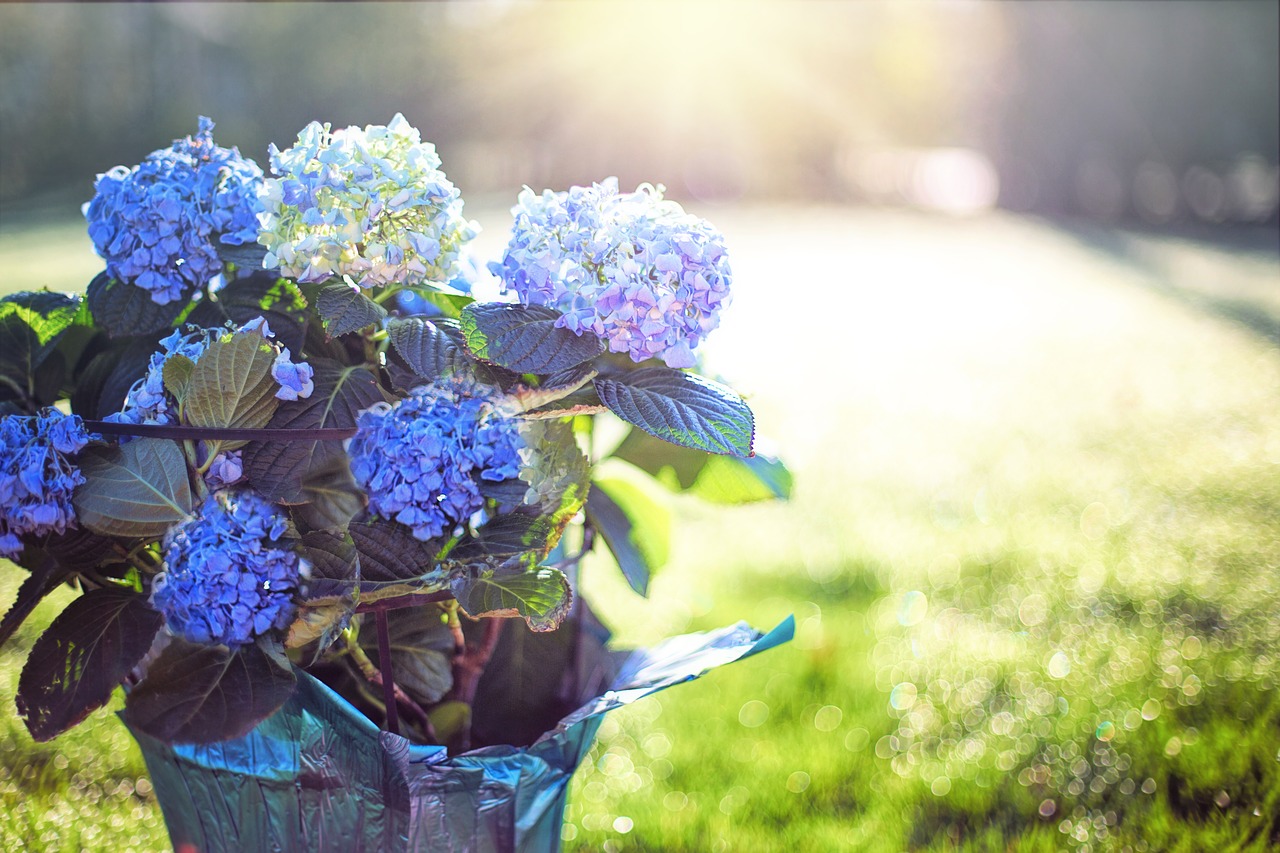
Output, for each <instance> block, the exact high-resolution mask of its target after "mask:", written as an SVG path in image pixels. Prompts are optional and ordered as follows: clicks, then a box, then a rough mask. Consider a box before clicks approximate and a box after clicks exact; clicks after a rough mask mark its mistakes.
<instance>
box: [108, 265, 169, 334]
mask: <svg viewBox="0 0 1280 853" xmlns="http://www.w3.org/2000/svg"><path fill="white" fill-rule="evenodd" d="M85 299H86V300H87V301H88V303H89V312H90V313H91V314H92V315H93V322H94V325H95V326H97V327H98V328H99V329H102V330H103V331H104V332H106V333H107V336H108V337H112V338H128V337H133V336H135V335H151V334H154V333H156V332H159V331H163V330H164V329H171V328H173V324H174V323H175V322H176V321H177V319H178V318H179V317H181V316H182V312H183V311H185V310H186V309H187V304H188V303H189V302H190V301H191V295H190V293H188V294H187V298H186V299H175V300H174V301H172V302H168V303H166V304H164V305H159V304H157V303H155V302H153V301H152V299H151V293H150V291H148V290H145V289H144V288H141V287H138V286H137V285H134V284H126V283H125V282H122V281H118V280H116V279H114V278H111V276H109V275H107V274H106V273H105V272H104V273H100V274H99V275H98V276H97V278H95V279H94V280H93V281H91V282H89V287H88V289H87V290H86V291H85Z"/></svg>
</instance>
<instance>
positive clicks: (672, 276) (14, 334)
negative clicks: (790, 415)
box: [0, 115, 790, 749]
mask: <svg viewBox="0 0 1280 853" xmlns="http://www.w3.org/2000/svg"><path fill="white" fill-rule="evenodd" d="M212 128H213V124H212V122H210V121H209V120H208V119H203V118H202V119H200V122H199V130H198V132H197V134H196V135H195V136H194V137H188V138H186V139H182V140H178V141H176V142H174V143H173V145H172V146H170V147H169V148H166V149H162V150H159V151H156V152H154V153H152V154H150V155H148V156H147V157H146V158H145V159H144V161H143V162H142V163H141V164H139V165H138V166H134V167H132V168H125V167H116V168H114V169H111V170H110V171H108V172H106V173H104V174H103V175H101V176H99V178H98V181H97V183H96V184H95V195H94V197H93V199H92V200H91V201H90V202H89V203H88V204H86V206H85V209H84V210H85V215H86V217H87V219H88V223H89V234H90V238H91V239H92V241H93V243H94V246H95V247H96V248H97V250H98V252H99V254H101V255H102V257H103V258H104V259H105V261H106V270H105V271H104V272H103V273H102V274H101V275H99V276H97V277H96V278H95V279H94V280H93V281H92V282H90V283H89V285H88V287H87V289H86V291H85V292H84V293H83V294H58V293H48V292H41V293H18V294H15V295H12V296H9V297H5V298H4V299H3V300H0V327H2V328H0V331H2V333H3V334H2V335H0V555H3V556H5V557H8V558H11V559H13V560H15V561H16V562H18V563H19V564H20V565H21V566H23V567H25V569H26V570H27V571H28V572H29V575H28V577H27V578H26V580H25V581H24V582H23V584H22V586H21V588H20V590H19V592H18V596H17V601H16V603H15V604H14V605H13V607H12V609H11V610H10V611H9V612H8V613H7V614H5V615H4V617H3V618H2V619H0V642H3V641H4V640H5V639H7V638H8V637H9V636H11V635H12V634H13V632H14V630H15V629H16V628H17V627H18V625H19V624H20V623H21V622H22V620H23V619H24V617H25V616H26V615H28V614H29V613H30V612H31V610H32V608H33V607H34V606H35V605H36V604H37V603H38V602H39V601H40V600H41V599H42V598H44V597H45V596H46V595H47V594H48V593H49V592H51V591H52V590H54V589H57V588H59V587H65V586H70V587H72V588H74V589H75V590H76V591H78V592H79V593H80V594H79V595H78V597H76V598H74V599H73V600H72V602H71V603H70V604H69V605H68V606H67V607H66V609H65V610H64V611H63V612H62V613H61V615H59V616H58V617H57V618H56V619H54V621H53V623H52V624H51V625H50V627H49V628H48V630H47V631H45V632H44V633H43V634H42V635H41V636H40V638H39V639H38V640H37V641H36V643H35V645H34V647H33V648H32V650H31V654H30V657H29V659H28V662H27V665H26V668H25V669H24V671H23V674H22V677H21V680H20V683H19V692H18V705H19V710H20V713H21V715H22V716H23V717H24V718H25V720H26V724H27V727H28V728H29V730H30V731H31V734H32V735H33V736H34V737H35V738H37V739H40V740H45V739H48V738H51V737H54V736H56V735H57V734H59V733H60V732H62V731H65V730H66V729H68V728H69V727H71V726H73V725H75V724H76V723H78V722H79V721H80V720H82V719H83V718H84V717H85V716H86V715H87V714H89V713H90V712H92V711H93V710H94V709H95V708H97V707H99V706H101V705H103V704H104V703H105V702H106V701H107V699H108V698H109V696H110V695H111V693H112V691H113V690H114V689H115V688H116V687H117V686H120V685H123V686H124V687H125V688H126V700H125V706H124V712H123V714H124V717H125V720H126V721H127V722H128V723H129V725H130V726H131V728H133V729H134V730H136V731H140V732H144V733H146V734H147V735H150V736H152V737H155V738H158V739H160V740H162V741H165V742H168V743H191V742H209V741H217V740H225V739H228V738H233V737H238V736H241V735H243V734H244V733H246V732H248V731H249V730H251V729H252V728H253V727H254V726H255V725H257V724H258V723H259V722H261V721H262V720H264V719H265V718H267V717H269V716H270V715H272V714H273V713H274V712H275V711H276V710H277V709H278V708H279V707H280V706H281V705H282V704H283V703H284V702H285V701H286V699H287V698H288V697H289V695H290V694H291V692H292V690H293V687H294V683H295V680H296V677H297V676H296V673H297V671H298V669H299V668H305V669H307V670H309V671H310V672H312V673H313V674H314V675H317V676H318V677H320V678H322V679H323V680H324V681H325V682H326V683H328V684H329V685H330V686H332V687H333V688H334V689H335V690H337V691H339V692H340V693H342V694H343V695H344V696H346V697H347V698H348V699H349V700H350V701H351V702H352V703H353V704H355V705H356V707H358V708H359V709H361V710H362V711H364V712H365V713H366V714H368V715H369V716H370V718H371V719H373V720H374V721H375V722H377V723H378V724H379V725H382V726H384V727H386V728H387V729H389V730H393V731H399V732H401V733H403V734H405V735H406V736H407V737H411V738H413V739H416V740H418V741H420V742H424V743H436V744H445V745H448V746H449V747H450V748H458V749H461V748H466V747H468V746H472V745H480V744H485V743H513V744H526V743H529V742H530V741H531V740H532V739H533V738H535V737H537V735H538V734H539V733H540V731H541V729H540V728H539V727H540V726H541V727H544V728H545V726H546V725H549V724H552V723H554V722H555V720H557V719H558V718H559V716H560V715H561V714H562V713H564V712H565V711H567V710H569V707H568V706H567V705H566V703H572V702H573V701H575V699H576V698H577V697H579V696H581V695H585V693H584V691H585V692H586V693H589V692H590V691H591V690H592V689H593V688H594V687H595V686H598V684H596V685H593V684H578V685H577V686H576V687H575V688H572V689H569V690H566V688H565V685H566V684H567V683H569V682H567V681H566V678H568V679H570V681H572V680H573V679H578V680H579V681H581V680H582V679H584V678H586V677H587V676H586V675H585V674H584V673H586V672H587V671H588V670H590V672H591V673H593V675H592V676H591V677H593V678H595V679H596V680H597V682H599V680H600V679H601V678H603V677H604V674H605V670H607V668H608V664H609V661H610V658H609V657H608V656H607V655H605V653H604V651H603V647H602V646H601V645H600V642H599V640H598V637H599V632H598V631H595V630H594V629H593V627H592V626H593V625H595V623H594V621H593V619H592V617H591V614H590V612H589V609H588V608H587V606H586V605H585V603H583V602H575V601H574V594H573V589H572V588H573V585H574V584H573V581H574V579H575V578H576V577H577V573H578V571H579V563H580V561H581V559H582V556H583V555H584V554H585V553H587V552H588V551H590V550H592V549H593V548H595V547H597V546H599V547H601V548H603V549H604V550H607V551H608V552H609V553H610V554H612V556H613V558H614V559H615V561H616V563H617V564H618V566H619V567H620V569H621V570H622V572H623V574H624V576H625V578H626V580H627V581H628V582H629V583H630V584H631V586H632V587H633V588H634V589H635V590H636V592H637V593H639V594H645V593H646V591H647V584H648V579H649V576H650V573H651V572H652V571H654V570H656V569H657V568H659V559H658V556H659V555H661V554H663V553H665V551H666V547H665V544H664V543H662V542H661V541H660V539H661V537H662V536H663V535H664V534H663V531H664V529H665V525H664V524H662V523H661V522H660V521H655V517H654V513H655V511H656V510H657V507H658V506H659V502H657V501H655V500H654V499H653V497H652V493H651V492H649V491H647V489H648V487H647V486H644V485H641V483H642V482H643V480H644V477H646V476H647V477H650V478H652V480H651V482H653V483H654V484H655V485H654V488H669V489H671V490H674V491H687V492H691V493H693V494H696V495H699V496H702V497H704V498H706V499H708V500H712V501H716V502H721V503H742V502H747V501H754V500H762V499H771V498H780V497H785V496H786V495H787V494H788V492H789V489H790V477H789V475H788V473H787V471H786V469H785V468H784V467H783V466H782V465H781V464H780V463H779V462H777V461H776V460H773V459H769V458H765V457H762V456H759V455H755V454H754V452H753V445H754V440H755V427H754V420H753V416H752V413H751V410H750V409H749V408H748V407H747V405H746V403H744V402H743V400H742V398H741V397H740V396H739V395H738V394H736V393H735V392H734V391H732V390H731V389H730V388H728V387H726V386H724V385H723V384H721V383H720V382H718V381H715V380H713V379H710V378H707V377H705V376H703V375H701V374H700V373H699V372H698V371H697V366H698V353H697V350H698V347H699V346H700V344H701V343H702V341H703V340H704V339H705V337H706V335H707V334H708V333H709V332H710V331H712V330H713V329H714V328H715V327H716V325H717V324H718V323H719V319H720V311H721V310H722V309H723V308H724V307H725V306H727V305H728V302H729V288H730V282H731V272H730V267H729V263H728V260H727V251H726V247H725V241H724V239H723V237H722V235H721V234H720V233H719V232H718V231H717V230H716V229H715V228H714V227H712V226H711V225H710V224H709V223H707V222H706V221H704V220H702V219H699V218H697V217H695V216H692V215H689V214H687V213H685V212H684V211H683V210H681V208H680V207H679V206H678V205H676V204H675V203H673V202H670V201H666V200H664V199H663V198H662V192H661V190H660V189H655V188H653V187H648V186H645V187H641V188H640V189H638V190H636V191H635V192H631V193H622V192H620V191H619V190H618V186H617V182H616V181H614V180H612V179H609V180H605V181H602V182H600V183H598V184H595V185H593V186H590V187H574V188H571V189H569V190H567V191H565V192H551V191H548V192H545V193H543V194H541V195H536V194H534V193H533V192H531V191H529V190H526V191H525V192H523V193H521V194H520V196H519V199H518V201H517V204H516V207H515V209H514V213H515V217H516V222H515V228H514V230H513V233H512V235H511V239H510V243H509V245H508V247H507V249H506V251H505V252H504V253H503V255H502V257H501V259H500V260H499V261H497V262H495V263H493V264H492V265H491V269H492V270H493V272H494V274H495V275H497V276H498V277H499V278H500V279H501V283H502V285H503V287H505V288H506V289H507V292H508V295H509V297H510V299H509V301H499V302H479V301H476V300H475V299H473V298H472V297H471V296H470V295H468V293H467V292H468V291H469V282H470V281H471V280H473V279H474V278H475V277H476V276H477V275H479V274H480V270H481V269H482V267H480V266H479V265H477V264H476V262H475V260H474V259H473V258H472V257H471V256H469V255H468V254H467V246H466V244H467V243H468V241H469V240H470V239H471V238H472V237H473V236H474V235H475V233H476V226H475V224H474V223H472V222H470V221H469V220H467V219H465V218H464V217H463V214H462V201H461V197H460V194H459V192H458V190H457V189H456V188H455V187H454V186H453V185H452V184H451V183H450V182H449V181H448V179H447V178H446V177H445V175H444V173H443V172H442V171H441V161H440V159H439V157H438V156H437V155H436V153H435V150H434V149H433V148H432V147H431V146H430V145H429V144H427V143H424V142H423V141H422V140H421V137H420V136H419V133H418V131H417V130H415V129H414V128H413V127H411V126H410V125H409V124H408V122H406V121H405V120H404V118H403V117H402V116H398V115H397V116H396V117H395V118H394V119H393V120H392V121H391V122H390V124H388V125H386V126H369V127H365V128H363V129H361V128H354V127H353V128H346V129H343V130H333V129H331V128H330V126H329V125H321V124H318V123H313V124H311V125H309V126H308V127H306V128H304V129H303V131H302V132H301V133H300V134H299V135H298V137H297V141H296V143H295V144H294V145H293V146H291V147H290V148H287V149H285V150H278V149H276V148H275V147H272V148H271V150H270V168H271V172H272V175H271V176H270V177H267V176H264V175H263V172H262V171H261V170H260V169H259V168H258V166H257V165H255V164H254V163H253V162H252V161H251V160H248V159H246V158H243V157H241V156H240V154H239V153H238V152H237V151H236V149H234V148H232V149H226V148H220V147H218V146H216V145H215V144H214V143H213V138H212ZM601 418H608V419H613V420H614V421H616V422H618V423H620V425H621V427H622V428H623V429H622V431H620V432H619V433H618V434H620V435H623V436H624V437H623V438H622V440H621V441H620V442H619V443H616V445H615V446H612V447H603V446H601V445H602V444H603V439H602V438H601V436H600V435H597V433H596V431H595V423H596V421H597V420H598V419H601ZM606 457H607V458H608V459H610V460H611V465H612V466H613V467H614V470H615V472H616V471H618V470H625V469H627V468H630V469H631V472H632V473H633V474H635V475H636V476H635V477H620V476H617V475H616V473H615V475H613V476H610V477H608V478H603V477H599V476H596V473H595V472H596V471H597V468H596V464H597V463H599V462H601V461H602V460H603V459H605V458H606ZM637 478H639V479H637ZM656 484H660V485H656ZM504 637H505V638H506V639H507V640H508V642H503V638H504ZM586 655H595V656H596V657H595V658H593V659H594V660H596V661H597V662H598V663H599V666H596V667H594V668H592V667H583V666H581V663H582V661H583V660H584V659H585V657H584V656H586ZM495 662H497V664H495ZM515 672H525V673H536V676H537V677H532V676H530V677H522V678H520V679H513V678H512V676H511V673H515ZM478 697H479V698H478Z"/></svg>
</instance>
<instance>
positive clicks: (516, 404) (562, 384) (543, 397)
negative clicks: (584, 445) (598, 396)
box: [498, 362, 603, 416]
mask: <svg viewBox="0 0 1280 853" xmlns="http://www.w3.org/2000/svg"><path fill="white" fill-rule="evenodd" d="M595 377H596V370H595V368H594V367H592V366H591V363H590V362H586V363H583V364H579V365H578V366H577V367H571V368H569V369H568V370H562V371H560V372H559V373H556V374H553V375H551V376H548V377H546V378H545V379H544V380H542V381H541V382H539V383H538V384H536V385H526V384H524V383H520V384H518V385H515V386H514V387H512V388H510V389H508V390H507V392H506V393H505V394H503V395H502V397H501V398H499V401H498V404H499V405H500V406H501V407H502V408H504V409H507V410H510V411H515V412H527V411H529V410H530V409H538V408H541V407H546V406H550V405H553V404H555V403H557V402H558V401H561V400H564V399H565V398H567V397H570V396H573V394H574V392H576V391H578V390H579V389H582V388H583V386H584V385H586V384H587V383H588V382H590V381H591V380H592V379H595ZM584 390H588V389H584ZM588 393H590V394H591V395H592V396H594V394H595V391H594V390H588ZM599 402H600V401H599V400H596V403H597V404H598V403H599ZM569 405H570V406H574V405H577V403H576V402H575V403H570V404H569ZM602 408H603V407H602ZM560 416H563V413H562V414H561V415H560Z"/></svg>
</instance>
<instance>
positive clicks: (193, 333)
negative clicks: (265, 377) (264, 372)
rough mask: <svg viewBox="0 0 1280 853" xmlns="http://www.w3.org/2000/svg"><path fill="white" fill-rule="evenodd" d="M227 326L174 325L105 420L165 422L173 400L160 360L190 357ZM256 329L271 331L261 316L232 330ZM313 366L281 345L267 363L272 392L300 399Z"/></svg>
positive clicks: (306, 393)
mask: <svg viewBox="0 0 1280 853" xmlns="http://www.w3.org/2000/svg"><path fill="white" fill-rule="evenodd" d="M230 331H231V330H230V329H202V328H199V327H198V326H191V325H189V326H187V327H186V331H185V332H184V331H182V330H179V329H175V330H174V331H173V332H172V333H170V334H169V336H168V337H165V338H161V339H160V349H159V350H157V351H156V352H155V353H154V354H153V355H152V356H151V360H150V362H148V364H147V372H146V375H144V376H143V377H142V378H141V379H139V380H138V381H136V382H134V383H133V386H132V387H130V388H129V393H128V394H126V395H125V399H124V406H123V408H122V409H121V411H119V412H116V413H113V414H111V415H108V416H107V417H106V420H108V421H113V422H115V423H125V424H169V423H174V419H175V417H176V415H177V411H176V408H175V407H174V405H173V400H172V399H171V398H170V396H169V394H168V392H167V391H165V387H164V363H165V362H166V361H167V360H168V359H169V358H170V357H172V356H175V355H182V356H186V357H187V358H189V359H191V360H192V361H193V362H194V361H199V360H200V356H201V355H203V354H204V351H205V350H206V349H208V347H209V344H211V343H212V342H213V341H215V340H217V338H218V337H219V336H221V335H225V334H228V333H229V332H230ZM250 332H252V333H256V334H260V335H262V338H263V340H266V341H271V340H272V339H273V338H274V337H275V335H274V333H273V332H272V331H271V327H270V326H268V325H267V321H266V320H265V319H263V318H262V317H258V318H256V319H254V320H250V321H249V322H248V323H245V324H244V325H243V326H241V327H240V328H239V329H236V330H235V332H234V334H248V333H250ZM314 375H315V370H314V369H313V368H312V367H311V365H309V364H307V363H305V362H297V363H295V362H294V361H293V357H292V354H291V353H290V352H289V348H288V347H281V349H280V352H279V354H278V355H277V356H276V360H275V362H274V363H273V364H272V366H271V376H272V378H274V379H275V380H276V382H277V384H279V385H280V388H279V390H277V391H276V394H275V396H276V397H277V398H279V399H281V400H300V399H305V398H307V397H310V396H311V392H312V391H314V390H315V383H314V382H313V381H312V377H313V376H314Z"/></svg>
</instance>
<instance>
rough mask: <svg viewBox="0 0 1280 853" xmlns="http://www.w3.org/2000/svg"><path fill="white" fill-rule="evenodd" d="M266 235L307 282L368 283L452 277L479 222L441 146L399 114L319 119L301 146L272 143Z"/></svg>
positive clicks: (276, 257)
mask: <svg viewBox="0 0 1280 853" xmlns="http://www.w3.org/2000/svg"><path fill="white" fill-rule="evenodd" d="M270 153H271V171H272V174H273V175H275V176H276V177H273V178H268V179H266V181H264V186H263V189H262V195H261V198H260V201H261V203H262V207H263V212H262V213H261V214H259V219H260V221H261V224H262V232H261V234H260V236H259V238H258V242H260V243H261V244H262V245H264V246H265V247H266V248H267V257H266V266H267V267H268V268H278V269H279V270H280V271H281V272H282V273H283V274H285V275H287V276H290V277H291V278H294V279H297V280H298V281H300V282H317V281H325V280H327V279H330V278H340V277H344V276H345V277H348V278H350V279H351V280H352V281H353V282H355V283H356V284H357V285H359V286H360V287H364V288H370V287H376V286H379V285H387V284H399V285H422V284H447V283H448V282H449V281H450V280H451V279H453V278H454V277H455V276H456V275H457V274H458V271H457V270H456V269H455V267H456V266H457V265H458V261H459V253H460V250H461V249H462V248H463V246H465V244H466V243H467V242H468V241H470V240H471V239H472V238H474V237H475V236H476V233H477V232H478V231H479V226H478V225H477V224H476V223H474V222H472V221H470V220H467V219H465V218H464V217H463V215H462V197H461V194H460V193H459V192H458V190H457V188H456V187H454V185H453V184H451V183H450V182H449V180H448V178H446V177H445V175H444V172H442V171H440V158H439V156H437V155H436V150H435V146H433V145H431V144H430V143H428V142H423V141H422V139H421V136H420V135H419V133H418V130H417V129H416V128H414V127H413V126H412V125H410V124H409V123H408V122H407V121H405V118H404V116H402V115H400V114H399V113H397V114H396V116H395V118H393V119H392V120H391V123H390V124H388V125H386V126H383V125H369V126H367V127H365V128H364V129H363V130H361V129H360V128H357V127H348V128H346V129H344V130H336V131H333V130H331V129H330V126H329V125H327V124H325V125H321V124H319V123H318V122H312V123H311V124H309V125H307V126H306V127H305V128H303V129H302V132H301V133H299V134H298V140H297V142H296V143H295V144H294V145H293V147H292V148H287V149H285V150H284V151H280V150H279V149H277V148H276V147H275V146H274V145H273V146H271V151H270Z"/></svg>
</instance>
